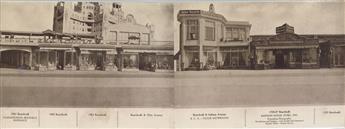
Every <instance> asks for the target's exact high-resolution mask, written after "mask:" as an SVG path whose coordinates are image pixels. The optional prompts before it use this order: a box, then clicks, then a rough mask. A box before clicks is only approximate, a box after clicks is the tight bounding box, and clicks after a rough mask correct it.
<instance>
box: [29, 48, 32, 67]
mask: <svg viewBox="0 0 345 129" xmlns="http://www.w3.org/2000/svg"><path fill="white" fill-rule="evenodd" d="M29 67H30V68H31V67H32V51H31V52H30V53H29Z"/></svg>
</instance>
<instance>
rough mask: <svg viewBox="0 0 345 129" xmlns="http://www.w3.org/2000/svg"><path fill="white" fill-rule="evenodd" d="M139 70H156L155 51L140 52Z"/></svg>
mask: <svg viewBox="0 0 345 129" xmlns="http://www.w3.org/2000/svg"><path fill="white" fill-rule="evenodd" d="M139 70H146V71H155V70H156V55H155V54H154V53H139Z"/></svg>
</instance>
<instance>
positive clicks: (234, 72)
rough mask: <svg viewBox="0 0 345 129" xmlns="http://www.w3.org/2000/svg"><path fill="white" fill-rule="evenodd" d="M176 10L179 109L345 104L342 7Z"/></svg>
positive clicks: (246, 5) (247, 5) (187, 6)
mask: <svg viewBox="0 0 345 129" xmlns="http://www.w3.org/2000/svg"><path fill="white" fill-rule="evenodd" d="M174 10H175V11H174V18H175V21H174V25H175V28H178V29H175V32H174V34H175V35H174V37H175V40H174V42H175V53H176V54H175V60H176V70H177V72H176V73H175V104H176V105H175V106H176V107H228V106H230V107H232V106H291V105H328V104H329V105H332V104H335V105H337V104H341V105H342V104H344V70H345V69H344V67H345V33H344V13H343V12H344V3H342V2H341V1H338V2H277V3H273V2H237V3H236V2H231V3H230V2H229V3H226V2H224V3H221V2H219V3H217V2H215V3H177V4H175V5H174ZM272 10H274V11H272Z"/></svg>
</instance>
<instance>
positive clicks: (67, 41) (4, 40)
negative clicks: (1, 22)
mask: <svg viewBox="0 0 345 129" xmlns="http://www.w3.org/2000/svg"><path fill="white" fill-rule="evenodd" d="M0 42H1V43H28V44H29V43H65V44H96V42H95V41H94V40H73V39H46V40H44V39H41V38H0Z"/></svg>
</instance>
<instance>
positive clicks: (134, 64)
mask: <svg viewBox="0 0 345 129" xmlns="http://www.w3.org/2000/svg"><path fill="white" fill-rule="evenodd" d="M123 68H125V69H137V68H139V61H138V55H136V54H126V55H123Z"/></svg>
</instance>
